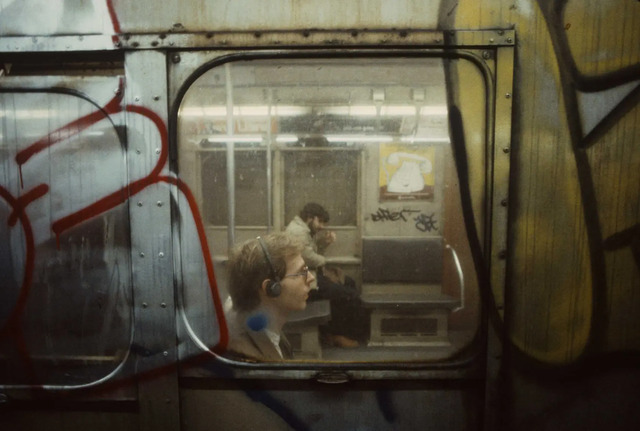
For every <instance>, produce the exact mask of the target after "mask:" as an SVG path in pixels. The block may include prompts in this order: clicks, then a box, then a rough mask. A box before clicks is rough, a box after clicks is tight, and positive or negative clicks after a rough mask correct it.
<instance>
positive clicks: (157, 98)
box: [153, 94, 160, 102]
mask: <svg viewBox="0 0 640 431" xmlns="http://www.w3.org/2000/svg"><path fill="white" fill-rule="evenodd" d="M153 100H155V101H156V102H157V101H158V100H160V96H158V95H157V94H156V95H155V96H153Z"/></svg>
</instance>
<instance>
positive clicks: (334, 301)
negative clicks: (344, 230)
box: [285, 202, 369, 347]
mask: <svg viewBox="0 0 640 431" xmlns="http://www.w3.org/2000/svg"><path fill="white" fill-rule="evenodd" d="M328 222H329V213H328V212H327V210H325V209H324V208H323V207H322V205H320V204H317V203H315V202H309V203H307V204H306V205H305V206H304V207H303V208H302V210H301V211H300V214H299V215H297V216H295V217H294V218H293V220H292V221H291V222H290V223H289V225H288V226H287V228H286V229H285V231H286V232H287V233H288V234H290V235H291V236H293V237H295V238H297V239H299V240H300V241H301V242H302V243H303V245H304V249H303V251H302V257H303V258H304V261H305V263H306V264H307V265H308V266H309V268H311V269H312V270H315V271H317V273H316V278H317V289H314V290H312V291H311V294H310V296H309V300H310V301H317V300H321V299H328V300H330V302H331V321H330V322H329V324H328V325H327V326H325V327H321V328H320V329H321V332H322V337H323V342H325V343H326V344H329V345H334V346H339V347H357V346H359V345H360V343H362V342H364V338H365V337H366V334H368V332H369V331H368V328H367V327H366V324H367V322H368V320H369V319H368V317H367V316H366V312H365V310H364V308H363V307H362V304H361V302H360V294H359V292H358V289H357V288H356V284H355V281H354V280H353V279H352V278H350V277H346V276H345V275H344V274H343V272H342V270H341V269H340V268H337V267H327V266H326V263H327V259H326V258H325V256H324V251H325V249H326V248H327V247H328V246H329V245H331V244H332V243H333V242H335V240H336V234H335V232H332V231H328V230H324V227H325V224H326V223H328Z"/></svg>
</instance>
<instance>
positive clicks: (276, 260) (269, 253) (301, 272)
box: [228, 233, 315, 361]
mask: <svg viewBox="0 0 640 431" xmlns="http://www.w3.org/2000/svg"><path fill="white" fill-rule="evenodd" d="M301 251H302V245H301V244H300V243H299V242H298V241H296V240H295V239H293V238H292V237H290V236H289V235H287V234H285V233H275V234H270V235H266V236H264V237H258V238H256V239H253V240H250V241H247V242H245V243H244V244H242V245H240V246H239V247H236V248H235V249H234V250H233V251H232V253H231V255H230V257H229V263H228V270H229V294H230V295H231V299H232V301H233V309H234V311H235V312H236V315H235V316H234V317H233V318H232V319H230V341H229V347H228V354H229V356H231V357H238V358H242V359H254V360H260V361H280V360H282V359H291V358H292V357H293V356H292V353H291V346H290V345H289V343H288V341H287V340H286V337H285V336H284V334H283V333H282V327H283V325H284V324H285V323H286V321H287V316H288V315H289V313H291V312H292V311H296V310H304V309H305V308H306V306H307V298H308V297H309V291H310V290H311V283H312V282H313V281H314V280H315V278H314V276H313V274H312V273H311V272H310V271H309V270H308V268H307V266H306V264H305V262H304V260H303V259H302V255H301V254H300V253H301Z"/></svg>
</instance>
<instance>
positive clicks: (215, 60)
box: [169, 31, 514, 381]
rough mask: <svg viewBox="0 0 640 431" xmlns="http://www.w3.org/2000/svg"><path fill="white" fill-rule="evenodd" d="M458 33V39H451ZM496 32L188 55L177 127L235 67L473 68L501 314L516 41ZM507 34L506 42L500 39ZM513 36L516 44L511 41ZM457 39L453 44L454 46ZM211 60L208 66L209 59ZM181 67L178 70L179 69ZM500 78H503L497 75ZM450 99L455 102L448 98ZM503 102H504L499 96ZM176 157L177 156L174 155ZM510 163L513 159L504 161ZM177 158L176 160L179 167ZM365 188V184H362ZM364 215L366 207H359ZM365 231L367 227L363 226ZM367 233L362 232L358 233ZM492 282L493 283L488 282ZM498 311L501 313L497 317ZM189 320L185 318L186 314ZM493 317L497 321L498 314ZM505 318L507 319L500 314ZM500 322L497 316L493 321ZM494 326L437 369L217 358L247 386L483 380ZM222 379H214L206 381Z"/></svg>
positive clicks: (493, 292) (179, 80)
mask: <svg viewBox="0 0 640 431" xmlns="http://www.w3.org/2000/svg"><path fill="white" fill-rule="evenodd" d="M452 33H455V32H452ZM490 34H493V32H484V31H478V32H460V33H459V35H460V38H459V39H458V42H457V43H452V45H451V46H449V47H446V48H443V47H441V46H438V45H439V44H440V41H438V42H436V43H429V42H426V43H423V44H419V45H417V46H411V47H401V48H398V47H391V48H389V49H380V48H362V47H349V48H348V49H331V48H329V49H328V48H326V47H316V48H312V49H301V47H298V48H299V49H286V50H277V51H274V50H268V49H247V50H239V51H216V50H206V51H196V52H189V53H187V52H182V53H180V56H185V55H186V56H188V59H187V60H186V63H187V64H188V67H187V68H186V69H181V70H180V71H178V72H174V71H172V70H171V68H170V70H169V76H170V79H169V82H170V94H172V98H171V99H172V106H173V109H172V110H171V112H170V121H171V122H172V123H173V124H174V125H176V124H177V122H178V119H177V113H178V109H179V107H180V103H181V100H182V96H184V93H185V92H186V90H187V89H188V88H189V87H190V85H191V84H192V83H193V82H194V81H195V80H196V79H197V78H198V77H199V76H201V75H202V74H203V73H205V72H206V71H207V70H210V69H211V68H214V67H219V66H222V65H223V64H225V63H228V62H235V61H243V60H261V59H265V60H271V59H287V58H291V59H304V58H312V59H313V58H332V59H334V58H338V59H339V58H351V57H354V56H355V57H367V58H368V57H374V58H375V57H380V58H386V57H436V58H447V59H462V60H468V61H470V62H471V63H472V64H474V65H476V66H477V68H478V70H479V71H480V73H481V74H482V76H483V79H484V82H485V87H484V94H485V114H486V116H485V129H486V130H485V132H484V133H485V139H484V144H485V147H486V148H485V152H486V164H487V166H486V172H485V176H486V180H485V183H484V184H485V194H486V195H485V198H486V204H485V205H484V206H483V208H484V212H485V214H484V215H485V220H486V222H485V226H482V227H483V228H484V232H485V236H484V239H483V240H482V241H481V244H480V246H481V247H482V252H483V253H484V255H485V256H486V265H487V270H488V273H489V274H490V283H489V285H486V286H481V287H480V288H481V289H485V290H487V291H486V292H483V293H482V301H486V300H487V298H491V300H492V301H493V305H494V306H495V310H501V309H502V304H503V303H504V293H503V292H504V281H505V277H506V275H505V272H506V262H505V258H504V256H505V253H504V250H505V249H506V237H507V212H506V206H505V205H504V197H505V196H506V195H507V191H508V183H509V161H510V160H509V157H508V153H509V151H508V150H504V149H505V148H506V149H508V148H510V146H511V143H510V130H511V96H512V94H513V73H514V69H513V56H514V47H513V43H512V42H511V41H512V40H513V36H514V33H513V32H508V34H507V36H505V37H504V40H507V41H508V42H507V43H494V40H493V38H491V39H489V37H488V36H489V35H490ZM500 34H505V33H504V32H503V33H500ZM508 36H511V37H508ZM452 39H454V38H452ZM203 58H204V59H206V60H205V61H202V59H203ZM176 67H177V66H176ZM498 72H500V73H498ZM447 94H448V96H447V97H448V98H449V97H450V95H449V93H448V92H447ZM499 94H500V95H502V96H503V97H499V96H498V95H499ZM173 130H174V133H175V134H176V135H174V139H173V141H174V142H177V139H178V137H177V133H178V132H177V128H176V127H174V128H173ZM175 151H177V149H176V150H175ZM505 155H507V157H504V156H505ZM175 158H177V156H176V157H174V160H175ZM360 183H361V181H359V184H360ZM359 208H360V206H359ZM358 223H359V224H360V221H358ZM358 229H360V227H359V228H358ZM487 281H489V280H487ZM495 310H494V311H495ZM180 312H182V311H180ZM492 312H493V311H491V312H490V313H492ZM498 313H499V314H500V316H502V311H498ZM492 318H493V316H492ZM488 319H489V316H488V315H487V314H486V313H484V312H483V313H482V315H481V321H480V324H479V327H478V332H477V334H476V339H475V340H474V341H473V342H472V343H471V346H472V350H473V352H472V354H470V355H469V356H464V357H461V358H451V359H450V360H444V361H441V362H436V363H429V362H422V363H409V362H406V361H405V362H397V363H396V362H384V363H382V362H376V363H352V362H345V363H322V362H313V363H299V362H284V363H276V364H274V363H244V362H236V361H231V360H228V359H226V358H224V357H222V356H219V355H217V354H213V355H212V358H213V360H214V361H216V362H218V363H219V364H222V365H224V366H225V367H229V368H230V369H232V370H233V373H234V376H235V377H241V378H287V379H289V378H294V379H298V378H310V377H311V378H316V379H317V380H323V381H342V380H349V379H388V378H393V379H397V378H427V379H430V378H461V377H470V376H478V375H479V374H478V373H480V374H483V373H484V371H483V370H482V363H483V358H484V356H485V355H486V350H487V343H488V336H487V334H488ZM205 374H208V375H209V376H211V377H215V376H216V375H215V373H206V372H205ZM194 375H202V370H201V371H197V372H195V374H194V373H192V372H191V371H189V370H188V369H185V370H183V376H185V377H190V376H194Z"/></svg>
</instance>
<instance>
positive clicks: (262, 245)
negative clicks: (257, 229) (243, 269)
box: [256, 236, 280, 281]
mask: <svg viewBox="0 0 640 431" xmlns="http://www.w3.org/2000/svg"><path fill="white" fill-rule="evenodd" d="M256 239H257V240H258V243H259V244H260V248H261V249H262V254H263V255H264V260H265V261H266V262H267V265H269V271H270V272H271V277H273V279H274V280H275V281H280V277H278V274H277V273H276V269H275V267H274V266H273V262H272V261H271V255H270V254H269V250H267V244H266V243H265V242H264V239H262V237H261V236H259V237H257V238H256Z"/></svg>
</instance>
